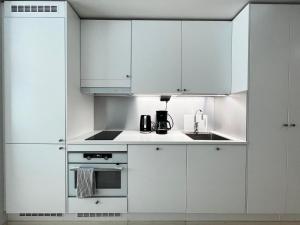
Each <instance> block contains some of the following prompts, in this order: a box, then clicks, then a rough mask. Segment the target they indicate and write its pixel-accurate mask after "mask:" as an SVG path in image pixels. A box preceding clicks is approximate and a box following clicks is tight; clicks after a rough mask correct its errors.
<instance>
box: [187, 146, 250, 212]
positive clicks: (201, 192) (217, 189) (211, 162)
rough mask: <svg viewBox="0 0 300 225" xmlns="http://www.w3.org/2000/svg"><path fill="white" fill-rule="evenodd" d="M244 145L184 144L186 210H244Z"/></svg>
mask: <svg viewBox="0 0 300 225" xmlns="http://www.w3.org/2000/svg"><path fill="white" fill-rule="evenodd" d="M245 174H246V146H239V145H235V146H231V145H221V146H215V145H188V146H187V212H188V213H244V212H245V182H246V180H245Z"/></svg>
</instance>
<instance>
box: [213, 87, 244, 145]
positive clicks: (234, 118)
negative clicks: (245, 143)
mask: <svg viewBox="0 0 300 225" xmlns="http://www.w3.org/2000/svg"><path fill="white" fill-rule="evenodd" d="M214 117H215V130H216V131H218V132H221V133H224V134H227V135H230V136H232V137H234V138H238V139H241V140H246V118H247V92H241V93H238V94H232V95H230V96H226V97H216V98H215V116H214Z"/></svg>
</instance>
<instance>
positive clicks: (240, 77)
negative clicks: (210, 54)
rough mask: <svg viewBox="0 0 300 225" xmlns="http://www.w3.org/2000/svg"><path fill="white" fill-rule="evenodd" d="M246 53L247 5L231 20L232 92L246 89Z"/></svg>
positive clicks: (247, 46)
mask: <svg viewBox="0 0 300 225" xmlns="http://www.w3.org/2000/svg"><path fill="white" fill-rule="evenodd" d="M248 54H249V6H247V7H245V9H243V11H242V12H241V13H240V14H239V15H238V16H237V17H236V18H234V20H233V22H232V85H231V92H232V93H237V92H242V91H246V90H248V65H249V57H248Z"/></svg>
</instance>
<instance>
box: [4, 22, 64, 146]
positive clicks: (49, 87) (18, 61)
mask: <svg viewBox="0 0 300 225" xmlns="http://www.w3.org/2000/svg"><path fill="white" fill-rule="evenodd" d="M64 23H65V21H64V19H63V18H5V19H4V91H5V94H4V95H5V99H4V102H5V105H4V106H5V142H6V143H58V141H59V139H65V79H66V76H65V73H66V71H65V70H66V68H65V33H64V32H65V29H64V28H65V27H64Z"/></svg>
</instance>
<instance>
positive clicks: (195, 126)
mask: <svg viewBox="0 0 300 225" xmlns="http://www.w3.org/2000/svg"><path fill="white" fill-rule="evenodd" d="M198 112H200V113H201V120H203V110H202V109H198V110H197V111H196V112H195V115H194V133H195V134H197V133H198V125H199V122H197V114H198Z"/></svg>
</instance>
